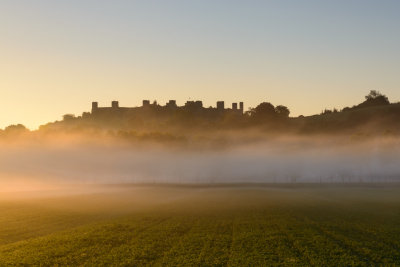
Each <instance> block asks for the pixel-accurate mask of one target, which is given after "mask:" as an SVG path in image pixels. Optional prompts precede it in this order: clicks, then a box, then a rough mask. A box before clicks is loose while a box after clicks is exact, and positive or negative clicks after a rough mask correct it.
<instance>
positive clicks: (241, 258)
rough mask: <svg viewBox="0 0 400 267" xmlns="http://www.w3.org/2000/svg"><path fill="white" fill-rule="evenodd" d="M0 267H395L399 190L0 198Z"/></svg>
mask: <svg viewBox="0 0 400 267" xmlns="http://www.w3.org/2000/svg"><path fill="white" fill-rule="evenodd" d="M0 214H1V215H0V265H1V266H10V265H43V266H47V265H52V266H54V265H70V266H77V265H88V266H92V265H104V266H110V265H125V266H131V265H137V266H143V265H151V266H161V265H163V266H164V265H170V266H177V265H185V266H226V265H227V266H269V265H289V266H349V265H355V266H371V265H391V266H393V265H400V186H398V185H366V184H364V185H270V186H266V185H264V186H250V185H247V186H246V185H242V186H125V187H118V186H109V187H105V188H101V187H96V188H95V190H88V191H85V190H80V191H78V192H75V193H74V194H71V192H60V193H59V194H58V195H56V194H54V193H48V192H47V193H46V194H35V193H32V194H29V195H27V194H19V195H11V194H8V195H5V194H2V195H1V197H0Z"/></svg>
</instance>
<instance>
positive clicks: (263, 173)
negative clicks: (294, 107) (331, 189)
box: [0, 136, 400, 190]
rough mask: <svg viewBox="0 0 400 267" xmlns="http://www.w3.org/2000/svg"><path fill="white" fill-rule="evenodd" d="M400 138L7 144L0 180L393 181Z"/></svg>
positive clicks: (1, 153) (398, 171)
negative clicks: (181, 143)
mask: <svg viewBox="0 0 400 267" xmlns="http://www.w3.org/2000/svg"><path fill="white" fill-rule="evenodd" d="M399 144H400V140H399V139H397V138H373V139H368V140H361V141H352V140H351V139H346V140H343V139H338V138H333V137H332V138H329V137H326V136H325V137H315V136H314V137H312V138H311V137H294V136H287V137H281V138H271V140H266V139H265V140H263V141H254V142H249V143H238V144H234V143H232V144H230V145H227V146H224V147H218V148H212V147H211V146H210V145H208V146H204V147H203V148H201V149H200V148H199V146H197V147H191V146H189V147H173V146H160V145H156V144H144V145H143V144H142V145H126V144H123V143H117V142H116V143H113V142H111V141H106V140H103V142H100V141H98V140H97V141H95V142H86V141H83V140H79V141H77V140H75V141H71V140H67V141H62V142H61V141H60V142H47V141H43V142H29V141H24V142H9V143H7V144H2V148H1V150H0V183H1V185H2V188H3V190H6V189H7V188H8V187H10V188H12V187H13V185H18V186H19V189H20V190H23V187H22V188H21V184H23V185H24V186H25V187H27V188H29V185H38V186H39V185H66V184H81V183H86V184H92V183H94V184H96V183H99V184H114V183H115V184H117V183H183V184H186V183H189V184H193V183H288V182H292V183H293V182H297V183H298V182H311V183H319V182H340V183H342V182H393V181H397V180H398V178H399V177H400V159H399V157H398V155H399V154H400V146H399Z"/></svg>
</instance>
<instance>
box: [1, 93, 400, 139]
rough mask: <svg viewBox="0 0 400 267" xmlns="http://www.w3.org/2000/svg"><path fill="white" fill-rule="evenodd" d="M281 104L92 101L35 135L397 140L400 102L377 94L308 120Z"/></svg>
mask: <svg viewBox="0 0 400 267" xmlns="http://www.w3.org/2000/svg"><path fill="white" fill-rule="evenodd" d="M289 114H290V110H289V109H288V108H287V107H286V106H283V105H277V106H274V105H273V104H271V103H269V102H262V103H260V104H259V105H257V106H256V107H255V108H249V109H248V110H247V111H245V110H244V103H243V102H236V103H232V104H231V105H229V107H226V106H225V102H224V101H218V102H217V103H216V105H215V106H214V107H212V106H210V107H204V105H203V102H202V101H187V102H186V103H185V104H184V105H183V106H179V105H177V102H176V101H175V100H169V101H168V102H167V103H166V104H165V105H160V104H158V103H157V102H156V101H154V102H152V103H151V102H150V101H149V100H143V101H142V105H141V106H138V107H121V106H120V105H119V102H118V101H115V100H114V101H112V102H111V105H110V106H108V107H101V106H99V104H98V102H92V105H91V110H90V112H83V113H82V115H81V116H75V115H73V114H66V115H64V116H63V119H62V120H61V121H55V122H51V123H48V124H46V125H42V126H41V127H40V128H39V130H38V131H37V132H40V133H56V132H63V133H71V132H75V133H85V132H86V133H87V132H91V133H93V132H100V131H101V132H103V133H107V134H112V135H115V134H117V135H123V136H131V135H135V136H136V135H141V134H144V135H146V136H147V135H150V136H160V135H162V136H163V135H167V136H174V137H175V136H182V135H185V136H194V135H198V134H199V133H200V134H206V135H210V134H211V135H213V133H215V132H216V131H217V132H219V133H221V132H224V131H226V130H229V131H234V132H236V133H239V132H240V133H245V132H246V131H247V132H249V131H250V130H251V131H253V130H257V131H258V132H262V133H263V135H268V134H332V133H334V134H336V135H337V134H345V135H360V134H361V135H365V136H369V135H372V136H374V135H377V134H378V135H382V134H384V135H395V136H399V135H400V120H399V118H400V103H390V102H389V99H388V98H387V97H386V96H385V95H383V94H381V93H379V92H378V91H371V92H370V93H369V94H368V95H367V96H365V100H364V101H363V102H361V103H360V104H358V105H354V106H352V107H344V108H342V109H341V110H339V109H336V108H334V109H331V110H330V109H325V110H323V111H322V112H321V113H320V114H317V115H312V116H298V117H290V116H289ZM24 131H27V129H26V128H25V127H24V126H23V125H11V126H9V127H7V128H6V129H5V130H0V135H3V136H4V135H12V134H14V133H20V132H24Z"/></svg>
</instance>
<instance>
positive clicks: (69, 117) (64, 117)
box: [63, 114, 75, 121]
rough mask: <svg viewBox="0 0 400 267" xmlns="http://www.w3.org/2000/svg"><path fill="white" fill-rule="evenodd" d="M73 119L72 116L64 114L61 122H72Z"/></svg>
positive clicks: (73, 116)
mask: <svg viewBox="0 0 400 267" xmlns="http://www.w3.org/2000/svg"><path fill="white" fill-rule="evenodd" d="M73 119H75V115H74V114H65V115H64V116H63V120H64V121H70V120H73Z"/></svg>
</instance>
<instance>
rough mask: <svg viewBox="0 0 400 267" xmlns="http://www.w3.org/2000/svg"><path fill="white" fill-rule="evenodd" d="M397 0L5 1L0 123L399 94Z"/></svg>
mask: <svg viewBox="0 0 400 267" xmlns="http://www.w3.org/2000/svg"><path fill="white" fill-rule="evenodd" d="M399 14H400V1H397V0H394V1H387V0H386V1H385V0H379V1H378V0H376V1H371V0H353V1H352V0H332V1H323V0H315V1H299V0H293V1H286V0H277V1H266V0H265V1H255V0H242V1H236V0H209V1H208V0H201V1H189V0H185V1H183V0H182V1H175V0H169V1H167V0H159V1H153V0H143V1H117V0H112V1H111V0H110V1H99V0H79V1H77V0H76V1H73V0H68V1H67V0H65V1H55V0H51V1H39V0H37V1H30V0H29V1H28V0H27V1H18V0H2V1H1V2H0V93H1V95H0V128H4V127H5V126H7V125H9V124H15V123H23V124H25V125H26V126H28V127H29V128H31V129H35V128H36V127H38V126H39V125H40V124H43V123H46V122H49V121H54V120H57V119H60V118H61V116H62V115H63V114H66V113H74V114H76V115H80V114H81V113H82V112H83V111H89V110H90V107H91V101H98V102H99V104H100V105H101V106H105V105H110V104H111V103H110V102H111V101H112V100H119V101H120V105H122V106H136V105H140V104H141V101H142V99H149V100H158V102H159V103H161V104H164V103H165V102H166V101H167V100H169V99H176V100H177V102H178V104H180V105H182V104H184V102H185V101H186V100H189V99H192V100H197V99H199V100H203V102H204V104H205V105H207V106H209V105H213V106H214V105H215V102H216V101H217V100H225V101H226V102H228V103H230V102H233V101H244V102H245V109H247V108H248V107H254V106H256V105H257V104H258V103H260V102H262V101H268V102H271V103H273V104H275V105H278V104H283V105H286V106H288V107H289V108H290V110H291V111H292V115H300V114H303V115H309V114H313V113H319V112H320V111H321V110H322V109H324V108H333V107H337V108H342V107H344V106H350V105H354V104H357V103H359V102H361V101H362V100H363V97H364V95H366V94H367V93H368V91H369V90H372V89H378V90H380V91H381V92H383V93H385V94H386V95H387V96H388V97H389V99H390V100H391V101H393V102H397V101H399V100H400V77H399V76H400V15H399Z"/></svg>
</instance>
